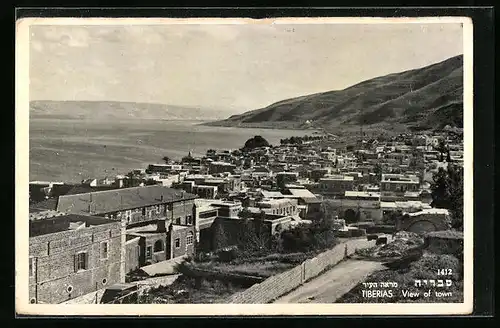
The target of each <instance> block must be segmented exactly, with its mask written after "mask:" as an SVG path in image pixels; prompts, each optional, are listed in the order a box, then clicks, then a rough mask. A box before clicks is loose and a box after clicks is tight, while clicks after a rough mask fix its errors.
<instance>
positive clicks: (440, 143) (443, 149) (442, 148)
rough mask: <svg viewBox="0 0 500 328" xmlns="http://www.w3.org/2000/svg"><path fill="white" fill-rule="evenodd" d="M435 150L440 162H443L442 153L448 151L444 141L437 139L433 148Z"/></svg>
mask: <svg viewBox="0 0 500 328" xmlns="http://www.w3.org/2000/svg"><path fill="white" fill-rule="evenodd" d="M434 149H435V150H437V151H438V152H439V154H440V156H439V158H440V162H442V161H443V159H444V153H446V152H447V151H448V146H447V145H446V141H445V140H444V139H439V140H438V144H437V146H435V147H434Z"/></svg>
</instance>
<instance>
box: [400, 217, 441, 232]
mask: <svg viewBox="0 0 500 328" xmlns="http://www.w3.org/2000/svg"><path fill="white" fill-rule="evenodd" d="M407 230H408V231H410V232H414V233H418V234H422V233H426V232H431V231H436V225H435V224H434V223H432V222H431V221H426V220H420V221H416V222H414V223H412V224H411V225H410V226H409V227H408V229H407Z"/></svg>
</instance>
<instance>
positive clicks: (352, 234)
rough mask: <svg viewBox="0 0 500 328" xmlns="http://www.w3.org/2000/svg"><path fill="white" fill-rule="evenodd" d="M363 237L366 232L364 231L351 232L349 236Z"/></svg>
mask: <svg viewBox="0 0 500 328" xmlns="http://www.w3.org/2000/svg"><path fill="white" fill-rule="evenodd" d="M364 235H366V230H365V229H356V230H351V236H352V237H362V236H364Z"/></svg>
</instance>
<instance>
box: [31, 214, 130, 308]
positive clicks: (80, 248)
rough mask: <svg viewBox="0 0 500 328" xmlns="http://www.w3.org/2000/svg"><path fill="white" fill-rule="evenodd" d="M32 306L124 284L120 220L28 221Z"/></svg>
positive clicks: (75, 217) (67, 217)
mask: <svg viewBox="0 0 500 328" xmlns="http://www.w3.org/2000/svg"><path fill="white" fill-rule="evenodd" d="M29 235H30V238H29V297H30V303H48V304H57V303H62V302H65V301H68V300H70V299H73V298H76V297H79V296H82V295H85V294H88V293H92V292H96V291H98V290H101V289H104V288H106V287H107V286H110V285H113V284H115V283H119V282H124V281H125V265H124V264H125V262H124V261H125V259H124V252H123V251H122V245H123V244H124V242H125V226H124V225H123V224H122V223H121V222H120V221H113V220H110V219H106V218H102V217H96V216H82V215H75V214H68V215H62V216H57V217H53V218H44V219H38V220H30V231H29Z"/></svg>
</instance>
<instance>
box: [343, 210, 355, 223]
mask: <svg viewBox="0 0 500 328" xmlns="http://www.w3.org/2000/svg"><path fill="white" fill-rule="evenodd" d="M344 219H345V222H346V223H353V222H356V212H355V211H354V210H353V209H351V208H349V209H347V210H345V212H344Z"/></svg>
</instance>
